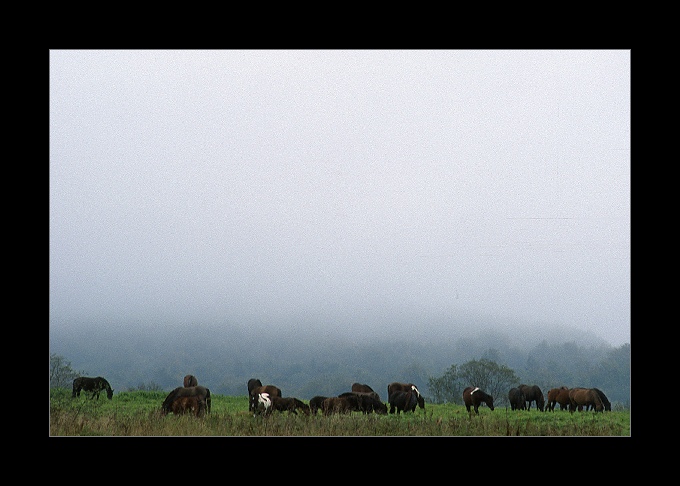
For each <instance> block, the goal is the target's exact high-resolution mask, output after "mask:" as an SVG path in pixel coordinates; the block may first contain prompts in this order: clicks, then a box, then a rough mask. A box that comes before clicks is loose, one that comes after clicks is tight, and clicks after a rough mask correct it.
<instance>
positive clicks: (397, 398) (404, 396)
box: [388, 386, 418, 415]
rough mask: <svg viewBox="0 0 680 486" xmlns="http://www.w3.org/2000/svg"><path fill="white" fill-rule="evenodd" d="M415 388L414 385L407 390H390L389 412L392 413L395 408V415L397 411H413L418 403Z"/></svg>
mask: <svg viewBox="0 0 680 486" xmlns="http://www.w3.org/2000/svg"><path fill="white" fill-rule="evenodd" d="M417 390H418V389H417V388H416V387H415V386H414V387H413V388H412V389H411V390H409V391H402V390H397V391H395V392H392V394H391V395H390V399H389V400H388V402H389V404H390V413H394V410H395V409H396V410H397V415H399V412H401V411H403V412H404V413H406V412H415V411H416V406H417V405H418V393H417Z"/></svg>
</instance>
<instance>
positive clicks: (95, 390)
mask: <svg viewBox="0 0 680 486" xmlns="http://www.w3.org/2000/svg"><path fill="white" fill-rule="evenodd" d="M80 390H83V391H86V392H92V396H91V397H90V399H92V398H94V397H95V396H96V397H97V400H99V392H101V391H102V390H106V396H107V397H108V399H109V400H111V399H112V398H113V388H111V385H109V382H108V381H106V380H105V379H104V378H102V377H101V376H98V377H96V378H88V377H87V376H80V377H78V378H76V379H75V380H73V393H72V394H71V397H72V398H75V397H77V396H78V397H79V396H80Z"/></svg>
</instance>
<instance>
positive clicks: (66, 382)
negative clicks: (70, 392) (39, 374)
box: [50, 353, 86, 388]
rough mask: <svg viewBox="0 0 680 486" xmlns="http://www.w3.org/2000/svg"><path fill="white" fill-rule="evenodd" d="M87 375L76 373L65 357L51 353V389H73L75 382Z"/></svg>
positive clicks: (80, 372)
mask: <svg viewBox="0 0 680 486" xmlns="http://www.w3.org/2000/svg"><path fill="white" fill-rule="evenodd" d="M85 374H86V373H85V372H82V371H75V370H74V369H73V368H72V367H71V362H70V361H67V360H66V358H64V357H63V356H59V355H56V354H52V353H50V388H71V386H72V385H73V380H74V379H75V378H77V377H78V376H83V375H85Z"/></svg>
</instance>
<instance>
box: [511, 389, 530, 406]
mask: <svg viewBox="0 0 680 486" xmlns="http://www.w3.org/2000/svg"><path fill="white" fill-rule="evenodd" d="M508 401H509V402H510V410H526V409H527V404H526V397H525V396H524V393H522V390H520V389H519V388H510V391H509V392H508Z"/></svg>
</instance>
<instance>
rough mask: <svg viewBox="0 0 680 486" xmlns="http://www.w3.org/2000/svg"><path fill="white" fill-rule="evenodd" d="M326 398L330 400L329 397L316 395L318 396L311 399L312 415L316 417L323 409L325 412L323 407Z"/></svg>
mask: <svg viewBox="0 0 680 486" xmlns="http://www.w3.org/2000/svg"><path fill="white" fill-rule="evenodd" d="M326 398H328V397H324V396H322V395H316V396H314V397H312V398H310V399H309V410H310V412H312V414H314V415H316V412H318V411H319V409H321V411H322V412H323V408H322V405H323V401H324V400H325V399H326Z"/></svg>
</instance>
